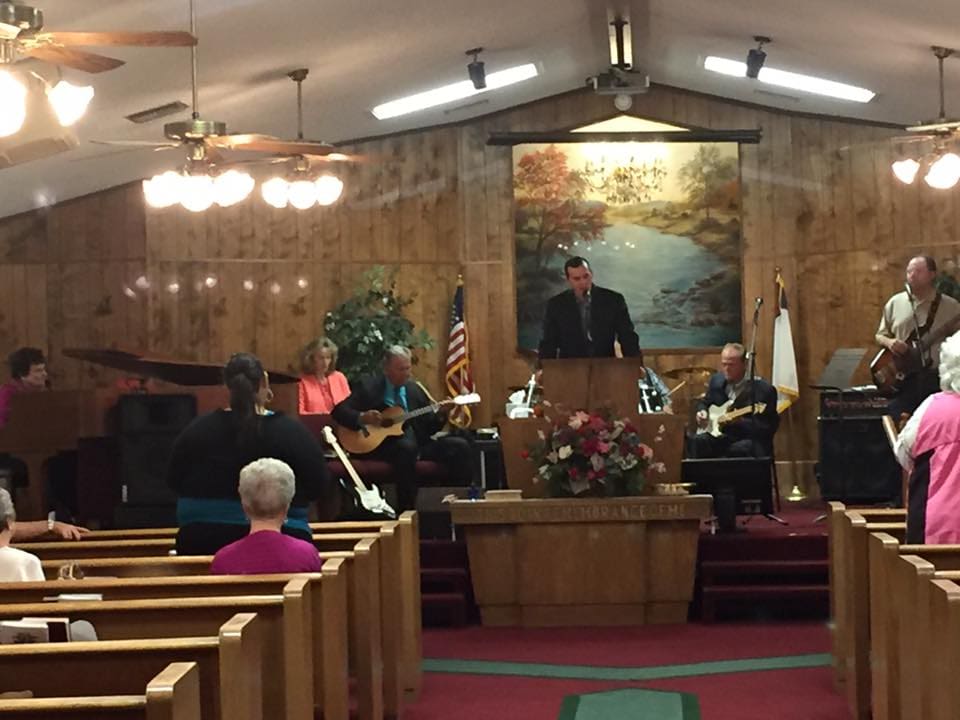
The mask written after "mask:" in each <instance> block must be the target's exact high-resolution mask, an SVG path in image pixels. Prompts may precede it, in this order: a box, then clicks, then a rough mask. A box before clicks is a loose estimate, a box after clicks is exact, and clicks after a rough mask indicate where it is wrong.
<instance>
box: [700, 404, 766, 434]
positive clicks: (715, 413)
mask: <svg viewBox="0 0 960 720" xmlns="http://www.w3.org/2000/svg"><path fill="white" fill-rule="evenodd" d="M732 406H733V400H728V401H727V402H725V403H724V404H723V405H711V406H710V407H709V408H707V427H706V428H704V430H703V432H706V433H710V434H711V435H713V436H714V437H720V435H722V434H723V426H724V425H726V424H727V423H729V422H733V421H734V420H738V419H740V418H742V417H745V416H747V415H753V414H754V412H758V413H762V412H763V411H764V410H766V409H767V404H766V403H757V404H756V405H754V406H753V407H750V406H749V405H747V406H746V407H742V408H737V409H736V410H731V409H730V408H731V407H732Z"/></svg>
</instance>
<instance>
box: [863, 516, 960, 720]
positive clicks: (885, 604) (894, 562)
mask: <svg viewBox="0 0 960 720" xmlns="http://www.w3.org/2000/svg"><path fill="white" fill-rule="evenodd" d="M870 540H871V565H872V576H871V598H872V599H871V624H872V625H873V624H874V623H875V624H876V625H877V628H878V632H877V635H875V636H874V637H871V643H872V655H873V666H874V674H873V681H874V682H873V685H874V715H873V716H874V718H875V720H879V719H880V718H884V719H885V720H909V719H910V718H912V717H924V718H929V717H935V716H937V715H938V714H941V716H942V717H947V716H948V714H942V709H938V708H935V707H934V705H933V702H932V699H931V698H932V697H933V695H934V694H935V688H934V687H933V686H932V685H931V677H932V675H931V673H930V672H929V670H930V668H929V653H930V650H931V648H933V647H935V646H936V645H937V644H938V643H939V642H941V638H940V636H939V628H938V627H937V626H936V625H935V624H933V623H932V622H931V617H932V615H931V609H930V608H931V603H932V598H931V592H932V585H931V583H930V581H931V580H933V579H937V578H939V579H954V580H957V579H960V572H958V570H960V546H958V545H900V544H899V543H898V542H896V540H895V539H894V538H891V537H889V536H886V535H883V534H874V535H873V536H871V538H870ZM874 576H875V577H876V579H877V583H878V584H877V585H876V586H875V585H874V584H873V582H874ZM881 595H885V596H886V600H885V601H880V600H878V598H879V597H880V596H881ZM875 600H876V601H877V607H876V608H874V607H873V604H874V601H875ZM880 683H885V684H884V685H880ZM958 709H960V708H954V711H953V715H956V712H957V710H958ZM951 717H952V716H951Z"/></svg>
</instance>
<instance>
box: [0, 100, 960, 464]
mask: <svg viewBox="0 0 960 720" xmlns="http://www.w3.org/2000/svg"><path fill="white" fill-rule="evenodd" d="M631 113H632V114H635V115H638V116H641V117H647V118H651V119H654V120H660V121H664V122H669V123H677V124H681V125H687V126H693V127H705V128H716V129H723V128H755V127H759V128H761V129H762V130H763V140H762V142H761V143H760V144H759V145H754V146H749V145H748V146H744V147H743V148H742V153H741V163H742V178H743V220H744V222H743V229H744V243H743V298H744V308H750V307H752V299H753V298H754V297H756V296H763V297H764V299H765V301H766V304H765V305H764V310H763V313H762V316H761V318H762V320H761V328H760V335H759V340H758V343H757V351H758V356H759V360H760V365H759V367H760V369H761V371H762V372H763V374H764V375H766V376H769V369H770V360H771V357H770V356H771V342H772V338H771V328H772V310H771V309H772V306H773V304H774V300H775V295H774V291H773V279H774V269H775V268H776V267H781V268H783V273H784V279H785V281H786V283H787V287H788V291H789V293H790V300H791V313H792V318H793V329H794V338H795V342H796V351H797V359H798V362H799V367H800V378H801V385H802V386H803V387H804V388H805V387H806V385H807V384H808V383H810V382H813V381H814V380H815V379H816V378H817V376H818V375H819V373H820V372H821V370H822V369H823V367H824V365H825V364H826V362H827V360H828V359H829V358H830V355H831V354H832V352H833V350H834V349H835V348H837V347H861V346H862V347H869V346H871V344H872V338H873V333H874V331H875V328H876V324H877V322H878V317H879V312H880V308H881V306H882V303H883V302H884V300H885V299H886V297H887V296H888V295H889V294H891V293H892V292H894V291H896V290H897V289H898V288H899V287H900V284H901V281H902V272H903V267H904V265H905V262H906V260H907V258H908V257H909V256H911V255H912V254H915V253H918V252H921V251H923V252H929V253H931V254H933V255H934V256H935V257H937V258H938V260H940V261H941V262H944V263H945V267H947V268H948V269H952V268H954V267H955V265H956V259H957V255H958V251H957V248H958V240H957V237H956V234H955V232H954V227H955V213H956V209H957V205H958V200H957V198H958V197H960V190H957V191H947V192H940V191H934V190H931V189H929V188H927V187H926V186H925V184H924V183H923V182H918V183H916V184H915V185H914V186H911V187H906V186H902V185H900V184H898V183H896V182H895V181H894V180H893V179H892V176H891V173H890V170H889V165H890V162H891V161H892V159H893V148H892V146H891V145H890V143H888V142H883V141H882V140H883V139H884V138H887V137H889V136H890V135H891V134H892V131H891V130H889V129H886V128H879V127H873V126H867V125H860V124H856V123H851V122H846V121H839V120H831V119H825V118H817V117H808V116H800V115H791V114H787V113H782V112H776V111H770V110H764V109H761V108H756V107H751V106H745V105H740V104H736V103H731V102H726V101H723V100H720V99H717V98H710V97H706V96H702V95H696V94H691V93H687V92H682V91H678V90H672V89H668V88H662V87H655V88H653V89H652V90H651V91H650V92H649V93H648V94H646V95H640V96H635V98H634V107H633V109H632V111H631ZM614 114H615V111H614V110H613V107H612V102H611V100H610V98H608V97H597V96H595V95H592V94H590V93H587V92H574V93H569V94H565V95H561V96H557V97H554V98H549V99H546V100H543V101H539V102H537V103H533V104H530V105H526V106H523V107H519V108H516V109H513V110H511V111H507V112H503V113H499V114H496V115H492V116H489V117H486V118H481V119H477V120H474V121H469V122H466V123H463V124H460V125H456V126H450V127H444V128H437V129H431V130H424V131H419V132H411V133H407V134H403V135H399V136H394V137H389V138H383V139H377V140H372V141H367V142H359V143H357V144H356V146H355V148H354V149H356V150H358V151H361V152H368V153H370V154H372V155H373V156H374V157H375V158H382V159H383V160H384V161H385V162H377V161H373V162H367V163H363V164H358V165H356V166H354V167H351V168H348V169H347V170H346V171H345V177H344V180H345V182H346V190H345V197H344V198H343V200H342V201H341V202H340V203H338V204H337V205H336V206H335V207H333V208H326V209H317V210H315V211H310V212H304V213H298V212H295V211H293V210H283V211H278V210H274V209H271V208H269V207H268V206H266V205H265V204H264V203H262V202H261V201H260V200H259V198H253V199H251V200H249V201H247V202H245V203H244V204H242V205H240V206H239V207H235V208H230V209H225V210H221V209H212V210H210V211H208V212H206V213H202V214H199V215H192V214H190V213H188V212H186V211H184V210H182V209H167V210H160V211H153V210H144V208H143V200H142V196H141V193H140V190H139V187H138V186H136V185H134V186H127V187H120V188H115V189H113V190H110V191H106V192H103V193H99V194H97V195H92V196H89V197H85V198H80V199H77V200H73V201H70V202H66V203H63V204H61V205H57V206H55V207H53V208H51V209H50V210H48V211H45V212H35V213H29V214H25V215H20V216H16V217H13V218H8V219H6V220H4V221H0V294H2V301H0V307H2V308H3V310H2V312H0V352H6V351H9V350H10V349H12V348H13V347H15V346H17V345H20V344H24V343H32V344H37V345H40V346H45V347H47V348H49V351H50V354H51V359H52V367H51V369H52V374H53V379H54V381H55V382H56V383H57V385H58V386H59V387H89V386H93V385H97V384H103V383H105V382H108V381H109V379H110V374H109V373H106V372H103V371H100V370H98V369H96V368H94V367H91V366H84V365H82V364H81V363H77V362H75V361H71V360H67V359H64V358H62V357H61V356H60V355H59V353H60V350H61V349H62V348H63V347H66V346H71V345H96V346H119V347H129V348H136V349H146V350H150V351H155V352H162V353H166V354H171V355H175V356H179V357H183V358H189V359H195V360H210V361H216V362H220V361H223V360H224V359H225V358H226V357H227V356H228V355H229V354H230V353H231V352H233V351H236V350H241V349H247V350H252V351H254V352H256V353H258V354H259V355H261V356H262V357H263V358H264V359H265V360H266V361H267V362H268V363H269V364H270V365H272V366H274V367H278V368H283V367H290V368H292V367H293V366H294V363H295V358H296V354H297V350H298V348H299V346H300V345H301V344H303V343H304V342H305V341H307V340H308V339H310V338H311V337H312V336H314V335H316V334H318V333H319V332H320V331H321V327H322V320H323V315H324V313H325V312H326V311H327V310H328V309H330V308H331V307H332V306H333V305H334V304H336V303H337V302H338V301H339V300H340V299H342V298H343V297H345V295H346V294H347V293H348V292H349V290H350V289H351V288H352V286H353V285H354V283H355V282H356V280H357V278H358V277H359V276H360V274H361V273H362V272H363V271H364V270H366V269H368V268H369V267H371V266H373V265H375V264H383V265H387V266H390V267H395V268H398V270H399V279H400V289H401V290H402V291H403V292H408V293H410V292H416V293H417V299H416V302H415V303H414V305H413V306H412V308H411V318H412V320H413V321H414V322H415V323H416V324H417V325H418V326H421V327H425V328H426V329H427V330H428V331H429V332H430V333H431V335H433V337H434V338H436V339H437V341H438V349H437V350H435V351H432V352H429V353H426V354H425V356H424V357H423V358H422V362H421V366H420V370H419V374H420V376H421V377H422V378H423V379H424V380H426V381H427V382H428V384H429V385H430V386H431V387H432V388H434V389H435V390H438V391H439V389H440V386H441V365H442V357H443V348H444V347H445V340H446V332H447V321H448V311H449V304H450V301H451V297H452V293H453V290H454V287H455V283H456V278H457V273H458V272H459V271H462V272H463V274H464V278H465V282H466V293H467V294H466V303H467V322H468V326H469V329H470V332H471V341H472V355H473V362H474V373H475V376H476V382H477V385H478V387H479V390H480V392H481V393H482V394H483V395H484V397H485V400H486V402H485V404H484V406H483V408H482V410H481V413H480V417H481V419H482V420H483V421H489V420H490V419H492V418H494V417H496V415H497V414H498V413H499V412H500V411H501V408H502V406H503V402H504V399H505V398H506V395H507V387H508V386H509V385H511V384H521V383H523V382H524V381H525V379H526V378H527V377H528V376H529V365H528V363H527V361H526V360H524V359H523V358H520V357H519V356H518V355H517V354H516V352H515V350H514V348H515V337H516V319H515V293H514V287H515V280H514V263H513V258H514V251H513V218H512V192H511V149H510V148H503V147H487V146H486V145H485V141H486V139H487V136H488V134H489V133H490V132H491V131H495V130H531V131H533V130H553V129H560V128H573V127H576V126H579V125H583V124H586V123H590V122H595V121H598V120H602V119H605V118H608V117H611V116H613V115H614ZM141 276H143V277H145V278H146V279H147V281H148V282H149V288H141V287H138V286H137V285H136V281H137V278H139V277H141ZM208 277H209V278H211V279H212V280H211V284H212V282H213V280H215V281H216V284H215V285H213V287H208V286H207V284H206V282H205V281H206V279H207V278H208ZM245 280H250V281H252V282H253V283H254V287H253V289H252V290H246V289H244V281H245ZM598 282H600V283H601V284H602V283H603V278H598ZM172 283H176V284H177V286H178V288H179V289H178V291H177V292H175V293H174V292H170V289H171V284H172ZM141 284H142V283H141ZM124 287H128V288H130V289H131V290H132V291H133V293H134V294H135V297H128V295H127V294H125V292H124ZM747 315H748V316H747V317H746V318H745V321H746V322H748V321H749V319H750V318H749V311H747ZM744 337H745V338H749V328H747V327H745V328H744ZM641 342H642V338H641ZM654 362H655V363H656V364H657V365H658V366H659V367H661V368H666V367H675V366H679V365H684V364H691V363H695V364H702V363H707V364H711V365H712V364H714V363H715V362H716V359H715V355H713V354H702V355H685V356H661V357H657V358H656V359H655V360H654ZM815 401H816V397H815V393H814V392H813V391H810V390H806V389H804V390H803V391H802V398H801V402H800V404H799V407H797V408H795V409H794V410H792V411H791V413H792V415H793V417H792V419H791V421H790V422H789V423H788V424H787V425H786V430H785V432H784V433H781V437H780V440H779V442H780V444H781V445H780V450H779V452H780V455H781V458H785V457H790V458H796V459H810V458H813V457H815V456H816V423H815V417H816V405H815Z"/></svg>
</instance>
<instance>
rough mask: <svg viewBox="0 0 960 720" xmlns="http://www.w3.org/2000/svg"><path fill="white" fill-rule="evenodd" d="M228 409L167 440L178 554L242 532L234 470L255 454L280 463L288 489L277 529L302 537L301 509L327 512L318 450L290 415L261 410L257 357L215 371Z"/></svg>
mask: <svg viewBox="0 0 960 720" xmlns="http://www.w3.org/2000/svg"><path fill="white" fill-rule="evenodd" d="M223 376H224V382H225V383H226V386H227V388H228V389H229V390H230V407H229V409H222V410H215V411H214V412H212V413H208V414H206V415H202V416H200V417H198V418H195V419H194V420H193V421H192V422H191V423H190V424H189V425H187V427H185V428H184V429H183V431H182V432H181V433H180V435H179V436H178V437H177V439H176V441H175V442H174V445H173V449H172V450H171V453H170V461H169V464H168V465H167V483H168V484H169V485H170V487H171V488H172V489H173V491H174V492H175V493H176V494H177V524H178V525H179V526H180V530H179V532H178V533H177V554H178V555H213V554H214V553H215V552H217V551H218V550H219V549H220V548H222V547H224V546H226V545H229V544H230V543H232V542H234V541H235V540H239V539H241V538H242V537H244V536H245V535H247V533H248V532H249V525H248V522H247V518H246V517H244V514H243V508H242V507H241V504H240V498H239V497H238V496H237V476H238V475H239V473H240V469H241V468H242V467H244V466H245V465H247V464H248V463H250V462H252V461H254V460H257V459H259V458H267V457H273V458H277V459H279V460H283V461H284V462H285V463H287V464H288V465H289V466H290V467H291V468H293V471H294V473H295V474H296V489H295V492H294V495H293V502H292V504H291V508H290V511H289V513H287V520H286V522H285V523H284V526H283V532H284V533H286V534H288V535H293V536H294V537H299V538H301V539H303V540H310V538H311V537H312V533H311V532H310V527H309V525H308V509H309V506H310V504H311V503H313V502H315V501H319V503H318V504H319V506H320V507H319V510H320V512H321V515H323V514H324V513H327V512H329V511H330V506H331V503H330V502H329V501H330V500H331V499H332V493H333V491H334V490H335V486H334V485H333V483H332V482H331V480H330V475H329V473H328V472H327V463H326V461H325V459H324V457H323V448H322V447H321V445H320V443H319V442H318V441H317V440H316V438H314V436H313V435H312V434H311V433H310V431H309V430H307V428H306V427H305V426H304V425H303V424H302V423H300V422H299V421H298V420H296V419H294V418H291V417H288V416H286V415H284V414H282V413H274V412H273V411H272V410H269V409H268V408H267V404H268V403H269V401H270V398H271V391H270V380H269V378H268V377H267V373H266V372H265V371H264V369H263V364H262V363H261V362H260V360H259V359H258V358H257V357H256V356H255V355H251V354H250V353H237V354H235V355H234V356H233V357H231V358H230V360H229V362H228V363H227V365H226V367H225V368H224V370H223Z"/></svg>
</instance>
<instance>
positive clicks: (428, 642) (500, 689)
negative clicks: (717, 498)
mask: <svg viewBox="0 0 960 720" xmlns="http://www.w3.org/2000/svg"><path fill="white" fill-rule="evenodd" d="M828 648H829V637H828V634H827V629H826V627H825V626H824V625H823V624H822V623H777V624H751V625H747V624H740V625H732V624H723V625H710V626H705V625H697V624H691V625H681V626H659V627H639V628H562V629H542V630H541V629H532V630H531V629H526V630H511V629H497V628H490V629H486V628H476V627H471V628H465V629H460V630H430V631H426V632H425V633H424V656H425V657H427V658H442V659H455V660H486V661H503V662H529V663H547V664H551V665H579V666H604V667H656V666H662V665H677V664H684V663H700V662H710V661H720V660H738V659H740V660H742V659H748V658H773V657H784V656H796V655H810V654H821V653H826V652H827V651H828ZM831 673H832V671H831V669H830V668H828V667H815V668H802V669H792V670H765V671H759V672H757V671H751V672H728V673H723V674H713V675H698V676H696V677H674V678H666V679H661V680H652V681H644V682H624V681H597V680H579V679H547V678H543V677H527V676H505V675H482V674H446V673H434V672H427V673H425V674H424V686H423V692H422V693H421V696H420V698H419V700H418V701H417V702H416V703H414V704H413V705H412V706H411V707H409V709H408V710H407V711H406V712H405V713H404V718H406V720H441V719H442V720H450V719H451V718H456V720H509V719H512V718H516V719H517V720H521V719H523V720H557V718H558V715H559V713H560V707H561V704H562V702H563V699H564V697H566V696H568V695H574V694H580V693H592V692H600V691H605V690H614V689H618V688H624V687H642V688H646V689H650V690H664V691H675V692H686V693H692V694H694V695H696V696H697V698H698V700H699V703H700V712H701V719H702V720H769V719H771V718H777V719H778V720H847V714H846V709H845V703H844V701H843V698H842V697H840V696H839V695H837V694H836V693H835V692H834V691H833V688H832V684H831V682H832V681H831ZM610 720H621V719H620V718H610ZM622 720H632V719H629V718H623V719H622Z"/></svg>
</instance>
